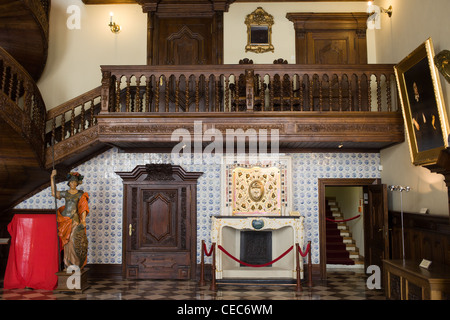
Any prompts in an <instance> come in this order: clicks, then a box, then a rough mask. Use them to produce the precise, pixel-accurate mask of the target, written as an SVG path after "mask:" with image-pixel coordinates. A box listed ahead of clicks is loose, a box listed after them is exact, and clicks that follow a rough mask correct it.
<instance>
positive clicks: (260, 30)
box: [245, 7, 275, 53]
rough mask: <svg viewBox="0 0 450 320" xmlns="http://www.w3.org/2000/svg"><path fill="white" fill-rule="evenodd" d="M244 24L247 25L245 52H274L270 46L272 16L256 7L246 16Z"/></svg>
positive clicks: (271, 45)
mask: <svg viewBox="0 0 450 320" xmlns="http://www.w3.org/2000/svg"><path fill="white" fill-rule="evenodd" d="M245 24H246V25H247V45H246V46H245V52H247V51H251V52H255V53H264V52H269V51H272V52H274V50H275V48H274V46H273V44H272V25H273V24H274V20H273V16H272V15H270V14H268V13H267V12H266V11H264V9H263V8H261V7H258V8H256V10H255V11H253V12H252V13H250V14H248V15H247V17H246V18H245Z"/></svg>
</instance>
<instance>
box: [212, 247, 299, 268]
mask: <svg viewBox="0 0 450 320" xmlns="http://www.w3.org/2000/svg"><path fill="white" fill-rule="evenodd" d="M218 248H219V249H220V250H222V251H223V252H224V253H225V254H226V255H227V256H229V257H230V258H231V259H233V260H234V261H236V262H238V263H240V264H243V265H244V266H247V267H253V268H261V267H267V266H270V265H271V264H274V263H275V262H277V261H278V260H280V259H281V258H283V257H284V256H285V255H287V254H288V253H289V252H290V251H291V250H292V249H293V248H294V246H291V247H290V248H289V249H287V250H286V251H285V252H284V253H283V254H282V255H281V256H279V257H278V258H276V259H275V260H273V261H270V262H267V263H265V264H248V263H246V262H243V261H241V260H239V259H237V258H235V257H233V256H232V255H231V254H230V253H229V252H228V251H227V250H225V249H224V248H223V247H222V246H221V245H218Z"/></svg>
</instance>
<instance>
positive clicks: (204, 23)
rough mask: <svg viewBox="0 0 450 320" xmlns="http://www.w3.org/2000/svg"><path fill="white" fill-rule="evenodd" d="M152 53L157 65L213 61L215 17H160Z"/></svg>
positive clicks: (210, 62) (209, 62)
mask: <svg viewBox="0 0 450 320" xmlns="http://www.w3.org/2000/svg"><path fill="white" fill-rule="evenodd" d="M157 21H158V25H157V28H156V29H155V30H157V32H156V33H155V37H156V38H155V39H154V46H153V48H154V49H153V52H154V55H155V62H156V64H157V65H180V64H183V65H192V64H214V62H215V61H214V59H213V56H214V54H213V51H212V42H213V39H212V23H213V21H212V19H210V18H184V19H182V20H181V19H180V18H161V19H158V20H157Z"/></svg>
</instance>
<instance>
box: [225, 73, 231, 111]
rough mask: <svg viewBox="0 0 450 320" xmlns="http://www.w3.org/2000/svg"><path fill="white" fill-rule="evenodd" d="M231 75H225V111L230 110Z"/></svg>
mask: <svg viewBox="0 0 450 320" xmlns="http://www.w3.org/2000/svg"><path fill="white" fill-rule="evenodd" d="M229 83H230V80H229V77H225V108H224V109H225V112H229V111H230V97H229V95H230V87H229Z"/></svg>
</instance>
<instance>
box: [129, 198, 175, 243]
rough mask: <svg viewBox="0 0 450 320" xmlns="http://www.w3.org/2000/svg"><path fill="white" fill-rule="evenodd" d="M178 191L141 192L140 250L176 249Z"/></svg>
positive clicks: (139, 217)
mask: <svg viewBox="0 0 450 320" xmlns="http://www.w3.org/2000/svg"><path fill="white" fill-rule="evenodd" d="M177 209H178V190H177V189H175V190H143V191H142V203H141V210H139V213H138V220H139V221H140V223H139V225H140V229H139V239H140V242H139V244H140V248H142V249H145V248H149V247H154V248H178V247H179V234H178V228H177V225H178V216H179V212H178V210H177Z"/></svg>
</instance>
